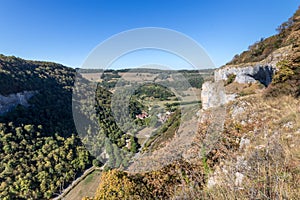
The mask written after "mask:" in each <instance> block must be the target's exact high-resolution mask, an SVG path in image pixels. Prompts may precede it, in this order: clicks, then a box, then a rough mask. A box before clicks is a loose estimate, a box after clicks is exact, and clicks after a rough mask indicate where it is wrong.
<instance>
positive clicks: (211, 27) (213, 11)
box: [0, 0, 300, 67]
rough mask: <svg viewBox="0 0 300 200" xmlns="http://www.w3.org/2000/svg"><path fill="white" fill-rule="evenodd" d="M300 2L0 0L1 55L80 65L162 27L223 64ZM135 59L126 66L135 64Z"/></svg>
mask: <svg viewBox="0 0 300 200" xmlns="http://www.w3.org/2000/svg"><path fill="white" fill-rule="evenodd" d="M299 5H300V2H299V1H296V0H288V1H283V0H239V1H237V0H227V1H225V0H218V1H217V0H203V1H202V0H198V1H196V0H195V1H192V0H185V1H184V0H181V1H179V0H160V1H158V0H139V1H138V0H122V1H121V0H120V1H116V0H110V1H109V0H107V1H104V0H98V1H89V0H73V1H71V0H69V1H68V0H60V1H59V0H0V53H2V54H5V55H15V56H18V57H22V58H25V59H33V60H47V61H54V62H59V63H62V64H64V65H67V66H71V67H80V66H81V65H82V64H83V62H84V60H85V59H86V57H87V56H88V54H89V52H91V51H92V50H93V49H94V48H95V47H96V46H97V45H98V44H99V43H101V42H102V41H104V40H105V39H107V38H109V37H111V36H112V35H114V34H117V33H119V32H122V31H126V30H128V29H133V28H141V27H163V28H169V29H174V30H176V31H179V32H181V33H183V34H186V35H188V36H189V37H191V38H193V39H194V40H196V41H197V42H198V43H199V44H200V45H202V47H204V49H205V50H206V51H207V53H208V54H209V55H210V57H211V59H212V60H213V61H214V63H215V65H216V67H219V66H221V65H223V64H225V63H226V62H228V61H230V60H231V58H232V57H233V56H234V55H235V54H237V53H240V52H242V51H243V50H246V49H247V48H248V46H249V45H250V44H252V43H254V42H255V41H257V40H259V39H260V38H262V37H268V36H270V35H273V34H275V33H276V31H275V29H276V27H277V26H278V25H280V24H281V23H282V22H284V21H286V20H287V19H288V18H289V17H291V16H292V14H293V13H294V12H295V11H296V9H297V8H298V6H299ZM138 57H139V58H141V57H142V56H141V55H139V56H138ZM146 57H147V56H146ZM148 57H149V56H148ZM131 59H132V63H131V62H130V61H129V60H130V59H127V61H126V64H125V67H129V66H131V65H135V64H136V63H134V61H133V60H134V56H132V58H131Z"/></svg>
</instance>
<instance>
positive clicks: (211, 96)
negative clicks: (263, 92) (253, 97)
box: [201, 46, 292, 109]
mask: <svg viewBox="0 0 300 200" xmlns="http://www.w3.org/2000/svg"><path fill="white" fill-rule="evenodd" d="M291 50H292V47H291V46H286V47H282V48H280V49H277V50H276V51H274V52H273V53H271V54H270V55H269V56H268V57H267V58H266V59H264V60H262V61H260V62H256V63H243V64H239V65H225V66H223V67H221V68H219V69H217V70H215V72H214V82H205V83H204V84H203V85H202V92H201V101H202V108H203V109H208V108H212V107H218V106H221V105H224V104H226V103H228V102H229V101H232V100H234V99H235V97H236V95H235V94H226V91H225V88H224V81H226V80H227V79H228V78H229V77H230V76H231V75H234V77H235V79H234V80H233V81H235V82H238V83H254V82H257V81H258V82H260V83H261V84H263V85H264V86H266V87H267V86H268V85H269V84H270V83H271V82H272V78H273V75H274V73H276V64H277V63H278V61H280V60H282V59H284V58H285V57H286V56H287V55H289V54H290V52H291ZM231 78H232V76H231Z"/></svg>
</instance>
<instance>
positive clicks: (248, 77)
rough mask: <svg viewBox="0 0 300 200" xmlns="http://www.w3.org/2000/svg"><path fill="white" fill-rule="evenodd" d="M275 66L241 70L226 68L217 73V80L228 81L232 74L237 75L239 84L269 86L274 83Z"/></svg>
mask: <svg viewBox="0 0 300 200" xmlns="http://www.w3.org/2000/svg"><path fill="white" fill-rule="evenodd" d="M275 69H276V68H275V67H273V66H268V65H266V66H263V65H257V66H245V67H240V68H235V67H226V68H223V69H220V70H217V71H215V80H216V81H221V80H227V79H228V77H229V76H230V75H231V74H234V75H236V77H235V80H234V81H235V82H238V83H254V82H256V81H258V82H260V83H261V84H263V85H264V86H268V85H269V84H270V83H271V82H272V77H273V75H274V72H275Z"/></svg>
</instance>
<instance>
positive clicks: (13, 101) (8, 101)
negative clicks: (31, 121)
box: [0, 91, 36, 115]
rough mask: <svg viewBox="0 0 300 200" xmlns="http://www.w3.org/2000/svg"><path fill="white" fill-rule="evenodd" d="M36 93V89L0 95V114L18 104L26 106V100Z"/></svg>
mask: <svg viewBox="0 0 300 200" xmlns="http://www.w3.org/2000/svg"><path fill="white" fill-rule="evenodd" d="M34 94H36V91H24V92H19V93H16V94H10V95H8V96H4V95H0V115H2V114H4V113H6V112H8V111H10V110H11V109H13V108H15V107H16V106H17V105H18V104H20V105H22V106H28V100H29V99H30V98H31V97H32V96H33V95H34Z"/></svg>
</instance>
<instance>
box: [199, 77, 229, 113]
mask: <svg viewBox="0 0 300 200" xmlns="http://www.w3.org/2000/svg"><path fill="white" fill-rule="evenodd" d="M201 100H202V108H203V109H208V108H211V107H218V106H220V105H224V104H225V103H226V94H225V89H224V84H223V82H222V81H219V82H211V81H208V82H205V83H204V84H203V85H202V91H201Z"/></svg>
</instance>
